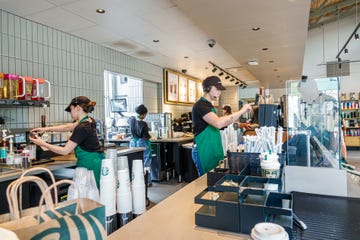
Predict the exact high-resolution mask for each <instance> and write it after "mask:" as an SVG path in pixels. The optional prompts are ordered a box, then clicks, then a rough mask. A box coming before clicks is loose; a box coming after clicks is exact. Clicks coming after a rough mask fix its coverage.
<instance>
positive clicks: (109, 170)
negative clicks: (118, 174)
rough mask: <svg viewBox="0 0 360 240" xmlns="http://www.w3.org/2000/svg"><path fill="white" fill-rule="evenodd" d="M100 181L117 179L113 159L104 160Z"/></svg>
mask: <svg viewBox="0 0 360 240" xmlns="http://www.w3.org/2000/svg"><path fill="white" fill-rule="evenodd" d="M100 179H115V169H114V161H113V160H112V159H111V158H105V159H103V160H102V162H101V175H100Z"/></svg>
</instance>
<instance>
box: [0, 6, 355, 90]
mask: <svg viewBox="0 0 360 240" xmlns="http://www.w3.org/2000/svg"><path fill="white" fill-rule="evenodd" d="M322 2H326V3H322ZM328 2H332V3H330V5H326V4H329V3H328ZM339 2H350V1H349V0H345V1H325V0H322V1H321V0H312V1H311V0H272V1H264V0H242V1H239V0H222V1H219V0H131V1H130V0H106V1H99V0H31V1H29V0H0V8H1V9H3V10H6V11H8V12H11V13H14V14H16V15H19V16H22V17H25V18H28V19H31V20H33V21H36V22H39V23H42V24H45V25H47V26H51V27H54V28H56V29H59V30H61V31H64V32H67V33H70V34H73V35H76V36H79V37H81V38H84V39H87V40H89V41H91V42H95V43H98V44H100V45H103V46H106V47H110V48H112V49H115V50H117V51H120V52H123V53H125V54H127V55H130V56H134V57H136V58H139V59H142V60H144V61H147V62H150V63H152V64H154V65H157V66H160V67H163V68H170V69H173V70H176V71H179V72H181V71H182V70H186V74H188V75H191V76H193V77H197V78H200V79H203V78H205V77H206V76H208V75H211V74H214V73H212V71H211V70H212V67H211V65H210V64H209V61H211V62H213V63H215V64H216V65H218V66H219V67H221V68H222V69H224V70H225V71H227V72H228V73H230V74H232V75H234V76H236V77H237V78H238V79H240V80H241V81H243V82H245V83H246V84H247V85H248V86H264V87H266V88H282V87H284V82H285V81H286V80H288V79H300V77H301V73H302V65H303V57H304V50H305V43H306V39H307V31H308V21H309V14H310V5H311V7H312V12H311V13H312V14H314V12H315V13H318V12H317V11H320V10H321V11H323V8H325V7H329V6H331V5H333V4H339ZM351 2H354V1H351ZM353 4H354V3H353ZM99 8H101V9H104V10H105V13H104V14H99V13H97V12H96V11H95V10H96V9H99ZM325 14H328V13H327V12H322V15H319V16H318V15H314V16H313V18H312V19H311V18H310V20H312V21H313V23H319V22H321V21H325V20H328V18H330V17H327V18H326V19H325V20H324V18H322V16H324V15H325ZM329 16H330V15H329ZM320 18H321V19H320ZM319 19H320V20H319ZM310 23H311V22H310ZM255 27H259V28H260V30H258V31H254V30H252V28H255ZM208 39H214V40H215V41H216V44H215V45H214V46H213V47H209V46H208V43H207V41H208ZM154 40H158V42H154ZM253 60H256V61H257V62H258V63H259V65H256V66H253V65H249V64H248V62H249V61H253ZM217 73H218V72H216V74H217ZM225 76H226V75H224V76H223V77H225ZM223 82H224V84H225V85H227V86H229V85H233V84H234V82H230V81H228V80H225V79H223Z"/></svg>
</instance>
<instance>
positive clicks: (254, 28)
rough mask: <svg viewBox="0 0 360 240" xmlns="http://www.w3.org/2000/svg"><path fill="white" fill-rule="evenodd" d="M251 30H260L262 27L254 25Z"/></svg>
mask: <svg viewBox="0 0 360 240" xmlns="http://www.w3.org/2000/svg"><path fill="white" fill-rule="evenodd" d="M251 30H253V31H259V30H260V27H253V28H252V29H251Z"/></svg>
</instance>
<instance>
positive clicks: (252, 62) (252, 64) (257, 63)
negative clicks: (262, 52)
mask: <svg viewBox="0 0 360 240" xmlns="http://www.w3.org/2000/svg"><path fill="white" fill-rule="evenodd" d="M248 64H249V65H251V66H256V65H259V62H258V61H257V60H250V61H248Z"/></svg>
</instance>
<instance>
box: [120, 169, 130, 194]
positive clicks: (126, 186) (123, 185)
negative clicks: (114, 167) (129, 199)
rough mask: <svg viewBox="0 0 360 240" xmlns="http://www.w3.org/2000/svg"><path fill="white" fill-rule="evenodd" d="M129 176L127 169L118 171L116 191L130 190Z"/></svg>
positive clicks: (124, 191)
mask: <svg viewBox="0 0 360 240" xmlns="http://www.w3.org/2000/svg"><path fill="white" fill-rule="evenodd" d="M130 189H131V188H130V176H129V169H124V170H119V171H118V193H122V194H125V193H128V192H130V191H131V190H130Z"/></svg>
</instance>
